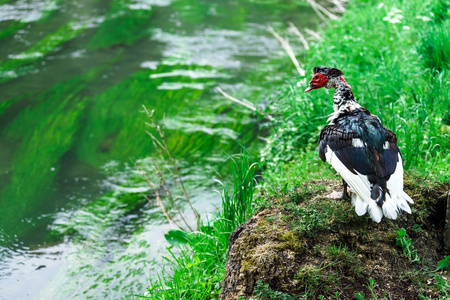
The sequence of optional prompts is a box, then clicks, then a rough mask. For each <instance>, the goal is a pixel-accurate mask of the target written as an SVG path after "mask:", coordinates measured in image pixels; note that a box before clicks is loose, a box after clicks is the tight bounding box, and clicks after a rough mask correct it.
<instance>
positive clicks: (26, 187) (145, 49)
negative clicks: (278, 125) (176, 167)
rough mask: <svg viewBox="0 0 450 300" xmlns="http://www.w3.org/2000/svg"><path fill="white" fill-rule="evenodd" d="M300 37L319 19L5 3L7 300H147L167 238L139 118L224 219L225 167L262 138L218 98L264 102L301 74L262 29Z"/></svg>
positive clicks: (272, 12) (283, 11)
mask: <svg viewBox="0 0 450 300" xmlns="http://www.w3.org/2000/svg"><path fill="white" fill-rule="evenodd" d="M288 22H293V23H294V24H295V25H296V26H297V27H298V28H304V27H309V28H311V27H314V26H315V24H316V23H317V18H316V17H315V16H314V14H313V12H312V10H311V9H310V8H309V7H308V6H307V5H305V4H304V3H303V2H301V1H297V0H287V1H271V0H265V1H255V0H242V1H219V0H203V1H201V0H191V1H188V0H110V1H104V0H95V1H87V0H77V1H63V0H47V1H35V0H17V1H13V0H0V91H1V92H0V129H1V131H0V291H1V292H0V299H64V298H66V299H120V298H127V297H130V295H132V294H133V293H137V294H139V293H141V294H142V293H143V292H144V290H145V287H146V286H147V283H148V278H151V277H153V276H155V274H156V272H157V271H159V269H158V264H159V263H160V261H161V255H163V254H164V253H165V252H164V249H165V247H166V245H167V244H166V242H165V239H164V234H165V233H166V232H167V230H168V229H170V228H171V227H170V225H169V224H168V222H167V221H166V219H165V217H164V215H163V214H162V213H161V211H160V209H159V208H158V207H157V206H156V204H155V202H154V201H152V199H151V198H152V197H151V191H150V189H149V187H148V185H147V184H146V183H145V182H144V181H143V180H142V177H141V175H140V172H139V171H138V170H137V168H136V167H135V163H136V162H138V163H139V164H141V165H142V166H143V167H144V168H147V167H148V170H149V172H150V173H151V172H152V171H151V165H152V164H151V157H153V156H154V155H155V149H154V148H153V145H152V143H151V140H150V138H149V137H148V135H147V134H146V130H148V129H149V128H147V127H146V125H145V122H147V121H148V119H147V117H146V115H145V114H144V113H143V110H142V105H145V106H146V107H148V108H149V109H155V118H156V119H157V120H162V118H163V115H165V124H166V138H167V142H168V145H169V148H170V149H171V150H172V155H173V156H174V157H175V158H176V159H177V160H178V161H179V164H180V167H181V170H182V176H183V178H184V180H185V182H186V185H187V190H188V192H189V193H190V194H191V197H192V199H193V203H194V206H195V207H196V208H197V209H198V210H199V212H203V213H204V215H205V213H207V212H212V211H214V208H215V206H217V205H218V204H219V202H220V197H219V195H218V194H217V193H215V192H214V190H215V189H220V188H221V187H220V185H218V184H217V183H215V182H214V181H213V178H220V176H219V175H218V174H220V173H225V174H222V175H224V176H226V163H225V160H226V157H227V154H233V153H237V152H239V151H240V145H241V144H242V145H246V146H248V147H255V141H256V140H257V136H258V135H259V134H260V133H259V128H260V124H259V123H258V118H256V117H255V116H253V115H252V114H251V113H250V111H249V110H248V109H247V108H245V107H240V106H238V105H236V104H234V103H232V102H230V101H229V100H227V99H225V98H223V97H222V96H221V95H220V94H218V93H217V92H216V90H215V87H216V86H218V85H219V86H221V87H222V88H223V89H224V90H225V91H226V92H227V93H229V94H231V95H233V96H235V97H237V98H241V99H242V98H246V99H248V100H249V101H252V102H253V103H255V105H264V104H265V103H267V101H268V96H269V95H270V94H271V93H272V92H273V91H274V90H275V89H276V86H277V85H278V84H280V83H281V82H282V78H283V77H284V76H286V74H288V75H294V74H295V73H294V68H293V67H292V66H291V65H290V63H289V61H288V60H286V58H285V55H284V53H283V50H281V48H280V46H279V45H278V42H277V41H276V39H274V38H273V37H272V36H271V34H270V33H268V32H267V30H266V29H267V25H268V24H270V25H271V26H273V27H274V28H275V29H279V30H283V32H285V28H286V27H287V24H288ZM290 38H291V39H292V40H295V37H294V36H293V35H292V36H291V37H290ZM297 44H300V43H297ZM293 47H294V48H295V47H296V44H295V43H294V44H293ZM221 171H223V172H221ZM222 179H223V180H226V178H222ZM147 198H150V200H147ZM186 213H187V214H188V216H189V215H190V217H191V219H192V213H189V211H187V212H186Z"/></svg>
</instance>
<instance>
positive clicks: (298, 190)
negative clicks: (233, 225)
mask: <svg viewBox="0 0 450 300" xmlns="http://www.w3.org/2000/svg"><path fill="white" fill-rule="evenodd" d="M448 25H449V4H448V3H447V2H445V1H426V2H423V1H407V2H406V1H394V0H392V1H383V2H382V3H380V2H377V1H364V2H356V1H355V2H350V3H349V4H348V6H347V11H346V12H345V13H344V14H343V16H342V19H340V20H337V21H329V22H327V24H326V25H325V27H324V28H323V30H321V31H319V35H320V36H321V38H320V40H319V41H317V42H315V43H310V45H309V48H310V49H309V50H308V52H307V54H306V56H305V57H304V58H303V59H302V64H301V66H303V67H304V68H305V69H312V68H313V67H315V66H317V65H321V66H329V67H337V68H339V69H341V70H342V71H343V72H344V76H345V79H346V81H347V82H348V83H349V84H350V85H351V86H352V88H353V92H354V94H355V96H356V99H357V101H358V102H359V103H360V104H361V105H362V106H364V107H366V108H367V109H369V110H370V111H371V112H372V113H374V114H376V115H377V116H379V117H380V119H381V120H382V122H383V125H384V126H385V127H386V128H389V129H391V130H392V131H394V132H395V133H396V135H397V138H398V141H399V147H400V150H401V151H402V154H403V159H404V166H405V170H406V173H407V174H409V175H408V176H409V177H408V178H409V180H410V181H412V182H414V181H420V182H422V183H425V185H417V184H411V185H410V187H409V188H410V189H409V192H414V193H415V195H416V196H417V195H419V196H417V197H413V198H414V199H415V200H416V204H415V205H413V206H412V211H413V214H412V215H411V216H408V218H407V217H406V216H404V215H403V216H401V217H400V218H399V220H398V221H394V222H392V221H390V222H386V223H383V224H381V225H380V226H376V225H375V224H372V223H371V221H370V220H367V219H366V217H357V216H356V214H355V213H354V212H353V209H352V208H351V207H350V205H348V203H346V204H343V205H341V204H340V203H338V202H336V203H335V202H333V203H334V204H333V205H331V208H334V212H335V213H333V214H331V215H332V216H333V219H332V220H331V221H330V220H329V216H327V215H323V213H324V212H326V211H327V209H329V207H328V208H325V207H323V206H324V205H326V203H327V202H326V201H330V200H329V199H324V198H320V201H312V200H311V201H310V200H308V199H317V197H318V195H322V194H321V192H323V190H324V189H328V188H329V187H330V184H329V182H327V181H322V182H321V184H319V185H316V186H318V190H317V189H312V190H311V189H309V188H308V186H309V187H310V186H311V184H306V183H307V182H312V181H313V180H330V179H333V178H335V173H334V171H333V170H332V169H331V168H330V167H329V166H327V165H326V164H324V163H322V162H321V161H320V159H319V157H318V155H317V138H318V135H319V133H320V130H321V129H322V128H323V127H324V126H325V125H326V119H327V116H328V114H329V113H331V112H332V100H331V99H332V94H331V93H332V91H323V90H321V91H317V92H316V93H309V94H304V93H303V90H304V89H305V88H306V86H307V82H308V81H309V79H310V76H311V75H310V74H307V75H306V76H305V77H301V78H300V80H299V79H298V78H288V79H287V84H285V85H284V86H282V87H281V88H280V90H279V91H278V93H276V94H274V95H273V96H272V99H271V102H270V105H268V106H267V108H266V109H265V111H264V112H263V113H264V114H265V115H271V116H273V117H274V119H275V121H273V122H271V123H269V124H270V126H269V128H270V133H271V134H270V136H269V138H268V139H267V145H266V146H265V147H264V148H263V149H262V150H261V152H260V153H259V157H258V158H257V159H256V160H257V161H258V163H260V164H261V165H263V166H264V172H263V178H264V184H263V186H264V187H263V188H262V189H261V190H260V193H259V194H257V195H258V196H257V197H256V199H255V200H254V201H253V202H254V206H253V209H254V210H253V211H254V212H256V211H259V213H258V215H259V216H261V215H263V219H264V220H265V221H266V223H267V222H268V224H266V225H267V226H269V225H270V224H272V225H270V226H275V228H278V225H280V224H279V222H278V221H277V220H278V219H277V218H275V217H274V216H272V215H270V214H267V213H266V214H267V215H264V211H266V212H269V211H272V212H273V211H282V212H283V214H285V215H284V216H285V218H287V219H292V220H294V222H290V223H289V222H288V224H287V225H286V224H284V225H283V226H285V227H283V228H287V229H286V230H287V231H286V232H285V234H284V235H283V236H284V237H286V238H285V239H284V240H282V241H277V243H274V244H276V245H278V246H276V247H278V248H277V249H275V250H277V251H278V250H280V249H281V248H283V247H284V248H283V249H287V248H289V247H291V246H294V248H295V249H297V250H299V249H301V247H300V246H299V247H295V245H296V243H295V239H294V242H292V241H293V239H290V238H289V236H297V237H298V236H300V237H301V236H306V237H308V238H311V236H315V238H316V239H319V240H320V236H317V234H320V232H321V231H324V232H329V229H330V228H335V229H336V230H338V231H339V230H340V229H341V227H339V226H337V227H333V226H334V225H332V224H335V225H336V224H338V225H339V224H344V223H345V224H346V226H347V227H349V228H347V229H348V230H347V231H348V233H349V235H350V236H353V233H354V234H356V235H359V233H358V232H359V231H358V230H363V231H365V232H366V233H367V236H368V237H370V238H369V239H362V240H361V241H359V242H361V243H362V244H361V245H360V246H361V247H359V248H358V247H353V246H352V245H353V244H352V243H351V239H348V237H347V238H346V237H345V236H343V237H342V239H344V241H341V240H342V239H334V240H333V241H334V242H335V243H331V245H329V247H326V245H325V244H326V243H325V244H323V245H320V243H319V244H317V245H318V247H319V248H320V247H322V246H323V247H322V248H323V249H322V248H320V249H319V248H317V249H316V248H314V249H315V250H316V255H319V256H322V260H317V261H314V260H313V259H312V260H311V265H310V267H309V268H306V269H301V270H300V273H298V272H294V273H292V274H290V275H291V276H292V278H291V280H294V281H295V280H296V282H297V284H298V285H299V286H303V288H304V289H303V290H299V289H296V290H290V289H284V288H282V287H280V285H278V284H277V281H276V280H272V281H269V282H265V281H264V276H260V278H256V277H255V278H256V279H255V281H256V280H261V281H260V282H258V284H257V285H255V283H253V285H252V286H250V287H251V289H252V288H255V289H254V290H253V292H252V291H251V290H250V291H247V292H246V293H243V294H241V295H240V296H245V297H250V295H253V296H252V297H256V298H259V299H269V298H277V297H278V298H277V299H292V298H293V297H294V298H295V299H297V298H298V299H302V297H303V298H305V297H319V296H322V297H325V298H323V299H328V298H331V297H335V298H336V299H340V298H339V297H343V298H342V299H346V297H347V296H348V297H356V298H357V299H365V298H370V297H375V298H376V297H379V298H388V297H391V296H398V297H408V298H409V297H413V296H415V297H419V296H420V295H422V296H423V297H424V298H425V299H431V298H433V297H439V296H442V297H445V296H446V295H447V296H448V294H449V293H450V286H449V285H448V284H447V283H446V281H445V280H443V278H445V276H446V275H445V274H441V273H436V270H438V269H439V270H438V271H439V272H442V269H445V268H438V266H439V264H437V263H441V262H442V263H441V266H443V265H445V261H446V260H445V259H444V254H443V252H442V247H440V246H439V245H440V243H442V240H441V239H439V238H437V239H436V240H433V239H431V240H432V241H433V242H434V243H435V244H436V247H435V248H433V249H434V250H435V251H436V252H435V256H434V257H433V259H428V258H426V256H427V250H426V249H427V248H426V247H421V246H419V245H418V243H420V241H421V240H424V239H426V236H427V234H430V235H436V236H439V234H440V233H438V232H441V231H442V223H439V224H433V223H432V222H431V223H430V222H429V221H427V218H434V219H435V220H438V219H439V218H435V217H433V212H435V211H437V210H439V208H438V207H436V203H438V202H439V201H440V202H442V201H444V200H442V199H441V198H442V197H444V196H445V194H446V193H448V182H449V180H450V173H449V172H448V165H450V151H449V149H450V137H449V134H448V133H449V128H450V127H449V126H450V115H449V108H450V102H449V100H448V99H450V76H449V74H450V73H449V69H448V68H449V64H448V62H449V60H450V42H449V40H450V39H449V33H448V30H447V29H448ZM320 186H321V187H320ZM430 187H436V189H435V190H436V193H433V191H431V192H430V193H428V194H427V197H421V196H420V195H422V194H423V193H424V192H425V191H427V189H429V188H430ZM336 189H338V188H337V187H336ZM299 195H300V196H299ZM284 198H288V201H281V200H280V199H284ZM305 199H306V200H305ZM424 199H428V200H426V201H425V200H424ZM438 199H441V200H439V201H438ZM440 202H439V203H440ZM300 203H308V208H307V209H306V208H305V207H303V206H302V205H299V204H300ZM293 211H296V212H298V213H299V215H296V214H295V213H294V212H293ZM305 214H306V215H307V216H306V215H305ZM283 220H285V219H284V218H283ZM295 220H297V222H295ZM406 220H407V221H406ZM439 220H441V219H439ZM329 221H330V222H332V224H331V225H330V223H329ZM283 222H285V221H283ZM383 222H384V221H383ZM404 222H407V224H405V223H404ZM267 226H266V227H267ZM330 226H331V227H330ZM401 226H404V227H405V229H406V230H405V231H402V230H401ZM271 228H272V227H271ZM256 230H258V228H257V229H256ZM259 230H260V231H264V228H263V227H260V228H259ZM283 230H284V229H283ZM439 230H441V231H439ZM396 231H398V232H397V233H396ZM352 232H353V233H352ZM441 233H442V232H441ZM227 234H229V233H227ZM362 236H364V234H363V235H362ZM266 238H267V239H269V240H270V235H267V236H266ZM329 240H331V239H329ZM368 240H370V241H371V243H372V242H373V243H375V244H376V243H377V241H381V242H380V244H383V245H388V246H389V250H388V251H387V252H386V253H389V255H391V258H386V257H384V256H383V255H384V254H386V253H385V252H383V251H380V252H379V253H372V254H371V255H377V259H378V258H379V259H381V260H389V259H394V260H399V261H401V263H402V264H403V265H406V266H407V268H405V269H404V271H405V270H406V271H405V272H406V273H407V272H413V274H414V275H412V277H411V278H409V281H408V283H409V284H410V285H412V288H411V289H410V290H409V289H408V293H406V294H405V293H403V294H402V290H401V286H396V287H395V288H396V290H395V291H394V290H392V291H390V290H389V291H388V290H387V287H388V286H389V280H388V281H386V282H384V283H383V286H381V285H380V284H381V283H380V281H378V282H376V281H375V280H373V278H376V279H377V278H378V277H377V276H378V275H380V276H381V275H382V274H381V273H379V272H381V271H380V270H377V269H376V268H374V269H371V270H369V269H365V265H364V263H362V261H360V260H359V257H360V255H366V252H367V251H366V252H364V251H363V250H364V249H363V248H364V247H365V246H364V245H367V241H368ZM345 241H347V242H349V243H350V244H348V243H347V244H346V243H344V242H345ZM359 242H358V243H359ZM396 242H397V243H399V246H398V248H395V244H396ZM280 243H281V244H283V243H284V244H283V245H284V246H283V247H281V246H280ZM358 243H356V244H358ZM402 243H403V244H402ZM268 244H270V243H268ZM375 244H374V245H375ZM265 245H266V246H267V244H265ZM358 245H359V244H358ZM408 245H409V246H408ZM411 245H416V250H417V249H419V252H417V251H416V250H413V247H414V246H411ZM421 245H423V243H422V244H421ZM266 246H264V249H265V250H267V251H268V252H267V251H266V252H261V253H260V254H261V257H262V258H263V257H264V258H267V259H268V261H266V262H267V263H273V264H275V263H276V261H277V257H275V256H274V257H275V258H274V257H272V256H273V255H272V256H271V255H266V254H267V253H272V254H274V253H275V254H276V253H277V252H276V251H271V249H270V248H267V247H270V246H267V247H266ZM272 246H273V245H272ZM297 246H298V245H297ZM441 246H442V245H441ZM280 247H281V248H280ZM422 248H423V249H424V250H423V249H422ZM181 249H182V250H181V252H182V253H184V254H187V253H196V249H198V248H196V244H191V245H185V246H183V247H182V248H181ZM211 249H217V250H218V251H217V252H216V253H215V256H209V257H206V256H205V257H203V256H202V257H201V258H200V257H199V256H198V255H184V256H183V259H184V260H182V261H177V260H176V258H175V257H174V258H173V260H172V261H171V262H169V265H170V268H171V272H169V275H166V277H161V278H160V281H159V283H153V284H152V285H153V288H149V290H148V294H147V296H148V297H150V299H181V298H183V297H185V299H187V298H186V295H190V294H186V293H188V292H189V291H190V292H191V291H201V290H204V286H208V287H209V286H213V287H214V288H212V289H210V290H208V291H209V292H210V294H208V295H203V296H202V297H200V298H196V299H215V298H217V295H218V291H219V290H220V289H221V283H222V282H223V281H222V278H223V276H224V275H223V274H224V273H223V272H224V266H223V264H224V263H225V260H224V257H225V255H226V254H225V251H226V249H227V247H225V244H224V245H221V247H215V248H211ZM261 249H262V248H261ZM261 249H260V250H261ZM283 249H281V250H283ZM295 249H291V250H294V252H295ZM307 249H309V248H307ZM314 249H313V248H311V249H309V250H308V251H306V252H303V253H302V255H305V253H307V254H308V256H309V257H311V258H313V257H314V251H313V250H314ZM386 249H387V248H386ZM272 250H273V249H272ZM408 251H409V252H408ZM414 251H416V252H415V253H416V254H415V255H414ZM417 253H418V254H417ZM244 254H245V253H243V252H242V253H241V255H244ZM294 254H295V253H294ZM386 255H387V254H386ZM417 255H418V256H417ZM416 256H417V257H416ZM392 257H393V258H392ZM218 258H220V259H218ZM262 258H261V259H262ZM272 258H273V259H272ZM416 258H418V260H417V259H416ZM202 259H204V260H202ZM209 259H213V260H215V262H216V263H215V264H214V266H215V267H214V269H213V270H212V269H211V267H205V266H204V265H200V264H199V263H200V262H202V263H204V262H206V261H208V260H209ZM324 259H325V260H324ZM327 259H329V261H328V260H327ZM371 259H372V258H371ZM374 261H375V260H374ZM323 262H327V263H329V264H330V266H331V265H333V266H338V267H330V268H329V265H327V266H324V265H323V264H322V263H323ZM356 262H361V263H360V264H356ZM250 265H253V266H256V265H257V262H255V261H251V262H249V265H248V266H247V267H248V268H247V269H246V268H245V267H244V266H241V268H240V270H241V271H242V270H244V271H245V270H247V271H248V270H252V267H251V266H250ZM186 267H188V268H187V269H189V268H191V267H192V268H193V269H195V270H201V272H203V273H201V274H200V276H198V277H196V280H192V278H191V280H189V283H190V284H189V285H186V284H184V285H177V286H173V285H168V284H169V283H170V282H174V280H173V279H174V277H173V275H170V274H177V272H181V270H186ZM424 269H425V270H427V271H423V270H424ZM302 270H303V271H302ZM421 270H422V271H421ZM297 271H298V270H297ZM301 272H303V273H301ZM345 272H347V273H348V274H347V273H345ZM377 272H378V273H377ZM383 272H384V271H383ZM405 272H404V273H401V274H400V273H399V274H397V273H396V274H391V277H392V278H391V280H397V279H398V277H399V276H405V274H406V273H405ZM427 272H428V273H427ZM336 274H337V275H336ZM352 274H353V275H355V276H356V277H358V276H359V277H358V278H362V277H364V278H365V279H367V280H366V281H367V282H366V284H365V283H364V282H363V281H362V280H361V281H358V282H357V285H355V286H353V283H352V281H351V280H346V281H345V280H344V281H343V285H342V286H341V285H337V284H335V285H333V284H334V279H335V278H346V276H347V277H348V278H350V279H351V278H352V276H353V275H352ZM368 274H369V275H368ZM377 274H378V275H377ZM430 274H432V275H433V277H431V278H432V279H431V281H430V283H428V282H427V280H426V279H427V278H429V276H430ZM266 275H267V274H266ZM171 276H172V277H171ZM367 276H369V277H370V276H371V279H372V280H369V278H366V277H367ZM372 277H373V278H372ZM348 278H347V279H348ZM266 279H267V278H266ZM225 280H228V278H227V279H225ZM377 284H378V287H377V288H375V285H377ZM384 284H386V285H384ZM330 286H331V287H334V288H348V290H349V291H348V290H347V291H343V292H342V293H339V291H336V294H333V293H334V292H335V290H334V289H333V288H330ZM222 287H223V286H222ZM384 287H386V288H384ZM156 290H157V291H158V292H155V291H156ZM311 291H313V294H311ZM175 292H177V294H176V296H170V295H171V294H172V293H175ZM178 292H181V294H180V293H178ZM228 295H230V294H228ZM402 295H403V296H402ZM238 296H239V295H238V294H235V295H234V296H230V298H229V299H237V297H238ZM223 297H226V295H223ZM227 299H228V298H227Z"/></svg>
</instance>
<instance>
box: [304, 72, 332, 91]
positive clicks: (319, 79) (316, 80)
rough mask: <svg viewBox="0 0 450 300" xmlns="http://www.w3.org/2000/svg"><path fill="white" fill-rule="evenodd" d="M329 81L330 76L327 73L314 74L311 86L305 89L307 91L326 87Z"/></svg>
mask: <svg viewBox="0 0 450 300" xmlns="http://www.w3.org/2000/svg"><path fill="white" fill-rule="evenodd" d="M327 81H328V78H327V76H326V75H324V74H322V73H316V74H314V76H313V78H312V79H311V81H310V82H309V87H308V88H307V89H306V90H305V93H307V92H309V91H310V90H315V89H320V88H321V87H324V86H325V84H326V83H327Z"/></svg>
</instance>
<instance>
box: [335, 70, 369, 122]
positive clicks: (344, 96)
mask: <svg viewBox="0 0 450 300" xmlns="http://www.w3.org/2000/svg"><path fill="white" fill-rule="evenodd" d="M327 84H329V88H332V87H333V88H335V91H334V96H333V109H334V113H332V114H331V115H330V118H329V119H328V121H331V122H333V120H334V119H335V118H337V117H338V116H339V115H340V114H341V113H344V112H350V111H353V110H355V109H360V108H361V105H359V104H358V102H356V100H355V97H354V96H353V92H352V88H351V86H350V85H349V84H347V82H345V80H344V78H342V77H339V78H335V79H333V80H330V81H329V82H328V83H327Z"/></svg>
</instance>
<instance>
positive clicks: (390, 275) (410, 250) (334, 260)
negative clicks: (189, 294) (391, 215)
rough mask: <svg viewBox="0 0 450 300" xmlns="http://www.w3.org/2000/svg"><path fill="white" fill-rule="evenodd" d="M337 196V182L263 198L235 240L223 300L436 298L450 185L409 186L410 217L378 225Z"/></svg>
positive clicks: (413, 182)
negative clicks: (357, 212)
mask: <svg viewBox="0 0 450 300" xmlns="http://www.w3.org/2000/svg"><path fill="white" fill-rule="evenodd" d="M418 182H419V183H418ZM332 190H341V187H340V184H339V183H338V182H337V181H322V182H314V183H310V184H308V185H305V186H302V187H298V188H297V189H296V190H295V191H292V192H288V193H281V192H280V193H279V194H278V195H277V196H274V197H272V198H270V199H269V198H267V197H266V198H265V196H262V197H260V198H261V199H262V200H261V201H260V203H261V204H260V205H261V206H262V209H261V210H260V211H259V212H258V213H257V214H256V215H255V216H254V217H252V218H251V219H250V220H249V221H247V222H246V223H244V224H242V225H241V226H239V227H238V228H237V229H236V230H235V231H234V232H233V234H232V235H231V237H230V246H229V248H228V260H227V265H226V275H225V280H224V283H223V288H222V293H221V296H220V298H221V299H239V298H240V297H244V298H246V299H248V298H251V297H253V298H255V297H257V298H259V299H297V298H301V299H364V297H366V299H368V298H372V297H378V299H401V298H403V299H419V298H420V295H423V296H424V297H426V298H428V299H430V298H431V299H433V298H438V295H439V293H440V292H441V293H442V286H439V285H438V283H437V282H436V280H437V279H435V278H434V277H433V276H435V275H436V274H440V275H442V277H440V278H445V277H444V276H446V274H445V273H444V274H443V273H433V272H432V271H433V270H435V269H436V265H437V263H438V261H440V260H442V259H443V258H444V252H443V251H444V250H443V232H444V225H445V224H444V223H445V207H446V202H447V195H448V191H449V185H448V184H445V185H436V184H432V183H427V182H424V181H417V180H409V181H408V180H407V181H406V182H405V191H406V192H407V193H408V194H409V195H410V196H411V197H412V198H413V199H414V201H415V204H414V205H412V214H411V215H408V214H402V215H401V216H400V217H399V218H398V219H397V220H395V221H391V220H386V219H383V220H382V222H381V223H379V224H377V223H375V222H373V221H371V220H370V219H369V218H368V217H358V216H357V215H356V213H355V212H354V209H353V207H352V206H351V204H350V201H349V200H336V199H328V198H325V197H324V196H325V195H327V194H329V193H330V192H331V191H332ZM402 228H403V229H404V230H403V229H402ZM401 245H403V246H401ZM441 284H446V283H445V282H444V283H442V282H441ZM444 288H445V286H444ZM448 288H449V290H448V291H449V292H450V286H448ZM241 299H242V298H241Z"/></svg>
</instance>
